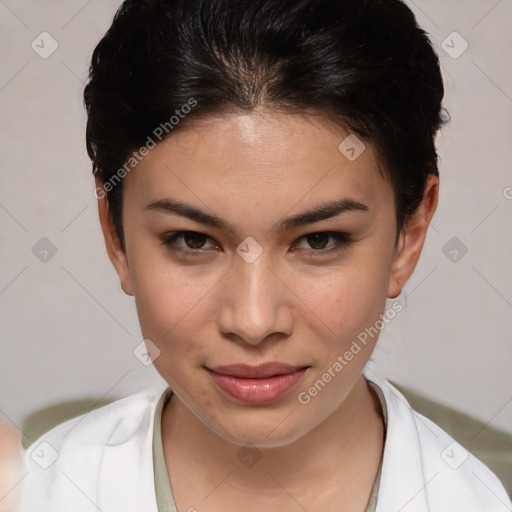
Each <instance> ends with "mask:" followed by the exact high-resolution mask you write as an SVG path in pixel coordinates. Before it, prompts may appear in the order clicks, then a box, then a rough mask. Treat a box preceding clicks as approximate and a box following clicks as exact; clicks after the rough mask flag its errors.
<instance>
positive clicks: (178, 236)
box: [161, 231, 214, 256]
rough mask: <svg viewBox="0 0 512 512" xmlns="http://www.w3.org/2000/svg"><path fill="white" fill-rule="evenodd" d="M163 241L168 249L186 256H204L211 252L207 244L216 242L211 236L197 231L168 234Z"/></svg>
mask: <svg viewBox="0 0 512 512" xmlns="http://www.w3.org/2000/svg"><path fill="white" fill-rule="evenodd" d="M161 240H162V243H163V244H164V245H165V246H166V247H167V248H168V249H170V250H172V251H174V252H176V253H177V254H182V255H186V256H201V255H203V256H204V255H205V253H208V252H211V247H205V243H206V242H207V241H208V240H212V241H214V240H213V239H212V238H210V237H209V236H207V235H204V234H203V233H198V232H197V231H176V232H173V233H166V234H165V235H164V236H163V237H162V238H161ZM178 242H181V243H178Z"/></svg>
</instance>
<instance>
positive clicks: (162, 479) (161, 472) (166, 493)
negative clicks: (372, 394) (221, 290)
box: [153, 381, 387, 512]
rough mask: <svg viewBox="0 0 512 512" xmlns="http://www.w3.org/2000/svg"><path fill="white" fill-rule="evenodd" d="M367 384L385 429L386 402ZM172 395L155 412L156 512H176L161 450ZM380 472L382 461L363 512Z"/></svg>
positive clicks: (373, 499)
mask: <svg viewBox="0 0 512 512" xmlns="http://www.w3.org/2000/svg"><path fill="white" fill-rule="evenodd" d="M367 382H368V384H369V385H370V386H372V388H373V389H374V390H375V391H376V393H377V396H378V397H379V400H380V403H381V407H382V411H383V413H384V428H385V429H386V425H387V410H386V402H385V400H384V397H383V396H382V392H381V391H380V389H379V388H378V387H377V386H376V385H374V384H373V382H370V381H367ZM172 394H173V391H172V389H171V388H170V387H167V388H166V389H165V391H164V392H163V394H162V396H161V397H160V399H159V401H158V404H157V407H156V411H155V422H154V427H153V469H154V473H155V494H156V501H157V505H158V512H177V508H176V503H175V502H174V497H173V495H172V490H171V484H170V481H169V474H168V473H167V466H166V464H165V457H164V452H163V448H162V431H161V421H162V411H163V410H164V407H165V406H166V405H167V403H168V402H169V400H170V399H171V396H172ZM384 439H385V437H384ZM381 471H382V459H381V462H380V466H379V472H378V474H377V478H376V479H375V482H374V484H373V489H372V494H371V496H370V500H369V502H368V505H367V507H366V510H365V512H375V508H376V506H377V497H378V493H379V482H380V475H381Z"/></svg>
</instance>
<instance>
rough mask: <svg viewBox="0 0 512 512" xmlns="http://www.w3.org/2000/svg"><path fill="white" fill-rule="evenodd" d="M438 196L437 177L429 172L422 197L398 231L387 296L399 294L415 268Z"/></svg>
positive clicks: (391, 296)
mask: <svg viewBox="0 0 512 512" xmlns="http://www.w3.org/2000/svg"><path fill="white" fill-rule="evenodd" d="M438 196H439V178H438V177H437V176H434V175H433V174H429V176H428V178H427V183H426V185H425V191H424V193H423V199H422V201H421V203H420V205H419V206H418V209H417V210H416V212H415V213H414V214H413V215H412V216H411V218H410V219H409V220H408V222H407V224H406V226H405V228H404V230H403V232H402V233H400V239H399V242H398V249H397V251H396V254H395V257H394V260H393V264H392V267H391V275H390V278H389V286H388V297H389V298H395V297H398V296H399V295H400V292H401V291H402V288H403V287H404V285H405V283H406V282H407V280H408V279H409V277H410V276H411V275H412V273H413V271H414V269H415V268H416V264H417V263H418V260H419V258H420V255H421V250H422V249H423V243H424V242H425V238H426V236H427V230H428V226H429V224H430V221H431V219H432V217H433V216H434V213H435V211H436V207H437V200H438Z"/></svg>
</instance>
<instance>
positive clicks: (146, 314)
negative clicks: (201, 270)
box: [130, 251, 218, 346]
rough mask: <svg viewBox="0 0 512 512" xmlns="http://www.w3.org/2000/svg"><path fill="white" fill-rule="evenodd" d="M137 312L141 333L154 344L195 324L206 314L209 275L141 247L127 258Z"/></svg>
mask: <svg viewBox="0 0 512 512" xmlns="http://www.w3.org/2000/svg"><path fill="white" fill-rule="evenodd" d="M130 265H131V273H132V282H133V287H134V294H135V302H136V306H137V313H138V317H139V321H140V325H141V329H142V333H143V335H144V336H145V337H147V338H149V339H154V340H156V343H157V344H158V345H160V344H163V345H165V346H168V345H170V344H172V340H173V339H177V338H183V337H184V336H186V335H187V332H189V333H193V332H194V331H196V330H197V329H198V328H199V322H200V321H201V320H203V321H204V319H205V318H207V315H208V313H207V312H206V311H205V310H204V309H205V307H207V304H208V303H209V301H208V296H209V294H212V293H214V291H215V282H216V280H218V278H217V279H216V278H215V276H213V275H207V274H204V275H203V276H201V275H199V276H198V275H196V274H197V271H196V272H195V273H194V272H193V270H192V267H180V266H178V265H175V264H172V263H171V262H170V261H168V260H167V259H166V258H165V257H150V256H149V255H147V254H146V255H145V254H144V253H143V251H140V252H139V254H137V255H135V256H134V257H133V258H132V261H131V262H130Z"/></svg>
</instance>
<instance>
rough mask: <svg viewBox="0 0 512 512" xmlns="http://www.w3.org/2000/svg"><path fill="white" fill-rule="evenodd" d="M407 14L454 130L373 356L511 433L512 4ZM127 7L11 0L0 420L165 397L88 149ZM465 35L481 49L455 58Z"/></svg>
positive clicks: (442, 6)
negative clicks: (91, 109)
mask: <svg viewBox="0 0 512 512" xmlns="http://www.w3.org/2000/svg"><path fill="white" fill-rule="evenodd" d="M408 3H409V5H410V6H411V8H412V9H413V10H414V12H415V13H416V15H417V17H418V21H419V22H420V24H421V25H422V26H423V28H424V29H425V30H427V32H429V34H430V36H431V38H432V40H433V41H434V43H435V45H436V47H437V49H438V53H439V55H440V58H441V62H442V68H443V73H444V78H445V85H446V99H445V106H446V107H447V108H448V110H449V111H450V113H451V115H452V122H451V125H450V126H448V127H447V128H445V129H444V131H443V133H442V135H441V136H440V137H439V140H438V147H439V152H440V156H441V162H440V172H441V188H440V201H439V206H438V210H437V212H436V214H435V217H434V219H433V223H432V227H431V229H429V233H428V237H427V241H426V245H425V248H424V251H423V254H422V257H421V260H420V262H419V265H418V267H417V269H416V271H415V273H414V275H413V277H412V278H411V280H410V281H409V283H408V284H407V286H406V288H405V290H404V291H403V292H402V295H401V296H400V298H399V300H400V301H401V302H402V303H403V304H404V305H406V309H405V310H404V311H402V312H401V313H400V314H399V316H398V317H397V318H396V319H395V320H394V321H393V323H392V324H391V325H390V326H388V327H386V329H385V330H384V331H383V332H382V334H381V340H380V341H379V345H378V348H377V350H376V353H375V358H376V360H377V361H378V362H380V364H381V365H382V367H383V369H384V371H385V372H386V373H387V374H388V376H389V377H390V378H392V379H395V380H396V381H398V382H399V383H402V384H404V385H407V386H409V387H411V388H413V389H415V390H418V391H421V392H422V393H424V394H426V395H428V396H430V397H432V398H434V399H438V400H440V401H442V402H444V403H445V404H448V405H451V406H455V407H457V408H458V409H460V410H462V411H465V412H468V413H470V414H473V415H474V416H476V417H478V418H480V419H482V420H483V421H485V422H489V423H490V424H492V425H494V426H496V427H501V428H504V429H507V430H508V431H510V432H512V372H511V371H510V368H511V362H512V343H511V341H512V340H511V333H512V272H511V262H512V236H511V220H512V188H507V187H512V173H511V172H510V163H511V146H512V144H511V134H512V81H511V78H512V69H511V60H510V55H511V50H512V44H511V43H512V37H511V32H510V31H509V27H510V21H511V20H512V1H511V0H500V1H496V0H451V1H450V2H446V1H441V0H437V1H432V0H431V1H427V0H421V1H420V0H416V1H415V2H414V3H413V2H408ZM119 5H120V1H118V0H116V1H113V0H90V1H88V2H86V1H84V0H67V1H63V0H62V1H58V0H47V1H45V2H36V1H31V2H29V1H27V0H24V1H23V0H0V42H1V48H2V53H1V66H0V114H1V119H2V123H1V126H0V144H1V171H0V180H1V182H0V258H1V260H0V261H1V265H0V344H1V353H0V393H1V394H0V421H1V420H5V421H8V422H12V423H14V424H16V425H20V424H21V421H22V418H23V417H24V415H26V414H28V413H29V412H31V411H32V410H34V409H35V408H38V407H40V406H42V405H46V404H50V403H53V402H55V401H58V400H61V399H67V398H78V397H83V396H98V397H117V396H124V395H126V394H129V393H132V392H135V391H138V390H140V389H143V388H145V387H151V388H155V389H158V390H159V389H163V387H165V382H164V381H163V380H162V379H161V377H160V376H159V375H158V374H157V372H156V370H155V369H154V368H153V367H151V366H149V367H146V366H144V365H143V364H141V363H140V362H139V360H138V359H137V358H136V357H135V356H134V355H133V350H134V349H135V348H136V347H137V346H138V345H139V344H140V342H141V339H142V337H141V334H140V329H139V325H138V320H137V316H136V310H135V305H134V301H133V298H131V297H128V296H126V295H125V294H124V293H123V292H122V290H121V288H120V285H119V282H118V279H117V275H116V274H115V272H114V269H113V267H112V266H111V264H110V261H109V260H108V258H107V255H106V251H105V248H104V245H103V239H102V235H101V231H100V226H99V221H98V219H97V209H96V200H95V198H94V197H93V194H92V190H93V179H92V174H91V167H90V162H89V160H88V157H87V154H86V150H85V122H86V117H85V112H84V109H83V106H82V91H83V86H84V82H85V79H86V76H87V68H88V64H89V61H90V57H91V53H92V50H93V48H94V46H95V44H96V43H97V42H98V40H99V39H100V37H101V36H102V35H103V33H104V32H105V31H106V30H107V28H108V27H109V25H110V23H111V20H112V16H113V14H114V12H115V10H116V8H117V7H118V6H119ZM43 31H46V32H48V33H49V34H51V36H52V37H53V38H54V39H55V40H56V41H57V43H58V48H57V50H56V51H55V52H54V53H53V54H52V55H51V56H49V57H48V58H47V59H43V58H41V57H40V56H39V55H38V53H36V52H35V51H34V50H33V49H32V47H31V43H32V41H34V40H35V41H36V43H38V42H39V43H38V44H39V45H40V47H41V46H42V44H41V42H40V41H41V37H39V35H40V34H41V33H42V32H43ZM454 31H456V32H458V33H460V35H461V36H462V37H463V38H464V39H465V40H466V41H467V42H468V44H469V47H468V49H467V50H466V51H465V52H464V53H463V54H462V55H460V56H458V57H457V58H454V55H455V53H454V52H459V51H460V50H461V48H462V46H461V42H460V41H459V40H457V39H456V38H455V39H454V37H453V36H451V34H452V33H453V32H454ZM45 37H46V36H45ZM445 40H446V41H447V44H448V45H449V46H451V47H452V48H448V47H446V48H447V50H448V51H449V52H451V53H452V55H451V56H450V55H449V53H447V51H445V50H444V49H443V46H442V44H443V41H445ZM49 48H50V42H49V39H45V43H44V50H45V51H47V50H48V49H49ZM39 50H40V51H42V50H43V48H39ZM507 196H508V199H507ZM43 237H47V238H48V239H50V240H51V242H52V243H53V244H54V245H55V246H56V249H57V252H56V254H55V255H53V256H52V253H49V254H48V256H47V258H48V261H46V262H42V261H40V259H39V258H38V257H37V256H36V255H35V254H34V253H33V247H34V246H35V245H36V244H37V243H38V242H39V241H40V239H41V238H43ZM453 237H456V240H455V241H452V242H450V240H451V239H452V238H453ZM446 244H448V245H446ZM36 247H38V246H36ZM464 247H466V248H467V253H466V254H464V255H463V256H462V252H461V249H463V248H464ZM453 250H456V251H457V261H452V260H453V257H454V256H455V253H454V252H453ZM36 252H37V251H36ZM450 252H451V254H450ZM40 256H41V255H40Z"/></svg>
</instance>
